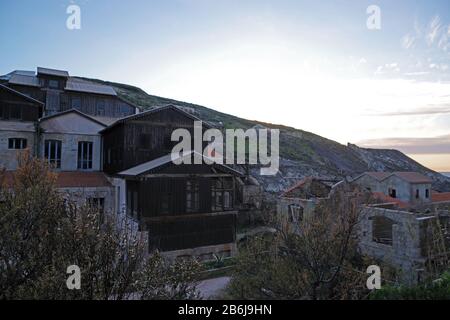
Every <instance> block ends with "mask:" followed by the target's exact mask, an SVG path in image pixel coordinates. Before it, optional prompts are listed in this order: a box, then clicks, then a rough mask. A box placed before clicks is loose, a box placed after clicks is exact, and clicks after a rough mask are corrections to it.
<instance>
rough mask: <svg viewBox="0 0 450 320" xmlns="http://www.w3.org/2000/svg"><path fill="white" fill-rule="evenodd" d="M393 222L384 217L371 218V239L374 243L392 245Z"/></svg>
mask: <svg viewBox="0 0 450 320" xmlns="http://www.w3.org/2000/svg"><path fill="white" fill-rule="evenodd" d="M393 224H394V222H393V221H392V220H391V219H389V218H386V217H383V216H378V217H373V218H372V240H373V241H374V242H376V243H381V244H386V245H390V246H392V226H393Z"/></svg>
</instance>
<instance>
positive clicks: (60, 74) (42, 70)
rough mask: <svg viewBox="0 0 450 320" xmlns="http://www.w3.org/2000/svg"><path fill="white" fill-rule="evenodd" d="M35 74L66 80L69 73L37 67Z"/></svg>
mask: <svg viewBox="0 0 450 320" xmlns="http://www.w3.org/2000/svg"><path fill="white" fill-rule="evenodd" d="M37 74H38V75H39V74H44V75H49V76H55V77H62V78H68V77H69V72H67V71H65V70H57V69H50V68H42V67H37Z"/></svg>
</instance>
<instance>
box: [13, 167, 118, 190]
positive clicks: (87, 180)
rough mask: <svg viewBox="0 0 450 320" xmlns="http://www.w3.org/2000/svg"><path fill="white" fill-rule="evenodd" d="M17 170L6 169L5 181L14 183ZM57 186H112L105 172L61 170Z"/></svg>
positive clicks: (58, 173) (57, 178)
mask: <svg viewBox="0 0 450 320" xmlns="http://www.w3.org/2000/svg"><path fill="white" fill-rule="evenodd" d="M14 174H15V171H5V183H6V184H7V185H9V186H12V185H13V181H14ZM56 174H57V176H56V183H55V186H56V187H57V188H93V187H111V183H110V182H109V181H108V179H107V178H106V175H105V174H104V173H103V172H97V171H96V172H84V171H61V172H56Z"/></svg>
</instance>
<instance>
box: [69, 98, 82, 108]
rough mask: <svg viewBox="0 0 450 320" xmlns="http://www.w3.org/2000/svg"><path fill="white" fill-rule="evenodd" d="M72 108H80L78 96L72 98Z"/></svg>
mask: <svg viewBox="0 0 450 320" xmlns="http://www.w3.org/2000/svg"><path fill="white" fill-rule="evenodd" d="M71 107H72V109H77V110H81V99H80V98H72V105H71Z"/></svg>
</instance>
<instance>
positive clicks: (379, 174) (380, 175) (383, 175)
mask: <svg viewBox="0 0 450 320" xmlns="http://www.w3.org/2000/svg"><path fill="white" fill-rule="evenodd" d="M365 174H367V175H369V176H371V177H372V178H375V179H377V180H380V181H381V180H383V179H384V178H387V177H389V176H390V175H391V174H392V173H391V172H366V173H365Z"/></svg>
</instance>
